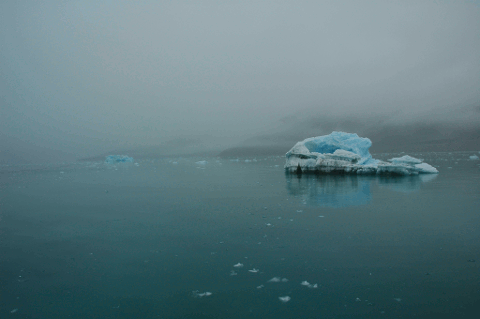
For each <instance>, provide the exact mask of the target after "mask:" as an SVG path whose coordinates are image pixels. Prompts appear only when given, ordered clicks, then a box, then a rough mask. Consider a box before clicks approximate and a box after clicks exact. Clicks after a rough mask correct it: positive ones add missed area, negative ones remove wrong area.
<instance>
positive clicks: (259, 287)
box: [257, 285, 265, 289]
mask: <svg viewBox="0 0 480 319" xmlns="http://www.w3.org/2000/svg"><path fill="white" fill-rule="evenodd" d="M263 287H265V286H264V285H260V286H257V289H262V288H263Z"/></svg>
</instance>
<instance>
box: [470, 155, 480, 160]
mask: <svg viewBox="0 0 480 319" xmlns="http://www.w3.org/2000/svg"><path fill="white" fill-rule="evenodd" d="M470 159H471V160H472V161H478V160H479V158H478V156H477V155H472V156H470Z"/></svg>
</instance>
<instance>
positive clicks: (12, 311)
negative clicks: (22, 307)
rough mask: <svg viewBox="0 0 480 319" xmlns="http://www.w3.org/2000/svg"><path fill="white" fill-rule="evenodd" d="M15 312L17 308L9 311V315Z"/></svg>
mask: <svg viewBox="0 0 480 319" xmlns="http://www.w3.org/2000/svg"><path fill="white" fill-rule="evenodd" d="M17 311H18V308H15V309H13V310H11V311H10V313H15V312H17Z"/></svg>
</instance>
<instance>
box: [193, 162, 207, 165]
mask: <svg viewBox="0 0 480 319" xmlns="http://www.w3.org/2000/svg"><path fill="white" fill-rule="evenodd" d="M207 163H208V162H207V161H198V162H195V164H198V165H206V164H207Z"/></svg>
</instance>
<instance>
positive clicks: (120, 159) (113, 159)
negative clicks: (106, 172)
mask: <svg viewBox="0 0 480 319" xmlns="http://www.w3.org/2000/svg"><path fill="white" fill-rule="evenodd" d="M105 163H107V164H116V163H133V158H132V157H128V156H127V155H108V156H107V157H106V158H105Z"/></svg>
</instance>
